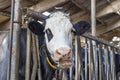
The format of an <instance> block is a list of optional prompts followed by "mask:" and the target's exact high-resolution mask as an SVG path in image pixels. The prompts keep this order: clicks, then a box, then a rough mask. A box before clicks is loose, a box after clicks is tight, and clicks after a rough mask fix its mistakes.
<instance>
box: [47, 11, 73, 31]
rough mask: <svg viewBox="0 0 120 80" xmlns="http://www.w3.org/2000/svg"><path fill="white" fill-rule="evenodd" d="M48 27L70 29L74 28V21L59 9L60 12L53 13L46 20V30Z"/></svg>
mask: <svg viewBox="0 0 120 80" xmlns="http://www.w3.org/2000/svg"><path fill="white" fill-rule="evenodd" d="M47 28H51V29H52V31H53V29H54V30H56V28H57V30H58V28H59V29H62V30H69V29H71V28H72V23H71V21H70V18H69V16H68V15H67V14H65V13H63V12H60V11H58V12H55V13H53V14H51V15H50V18H48V19H47V20H46V26H45V30H46V29H47Z"/></svg>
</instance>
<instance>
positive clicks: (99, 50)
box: [98, 44, 103, 80]
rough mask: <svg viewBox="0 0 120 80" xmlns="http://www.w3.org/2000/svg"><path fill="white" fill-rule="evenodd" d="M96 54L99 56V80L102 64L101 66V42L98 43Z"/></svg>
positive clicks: (100, 79) (100, 78) (101, 76)
mask: <svg viewBox="0 0 120 80" xmlns="http://www.w3.org/2000/svg"><path fill="white" fill-rule="evenodd" d="M98 56H99V80H103V79H102V78H103V75H102V71H103V66H102V44H99V45H98Z"/></svg>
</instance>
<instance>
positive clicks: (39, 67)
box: [36, 36, 42, 80]
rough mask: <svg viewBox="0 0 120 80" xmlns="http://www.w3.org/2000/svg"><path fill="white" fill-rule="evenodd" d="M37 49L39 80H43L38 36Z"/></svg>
mask: <svg viewBox="0 0 120 80" xmlns="http://www.w3.org/2000/svg"><path fill="white" fill-rule="evenodd" d="M36 49H37V58H38V80H42V77H41V63H40V51H39V43H38V36H36Z"/></svg>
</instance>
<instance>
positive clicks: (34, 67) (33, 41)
mask: <svg viewBox="0 0 120 80" xmlns="http://www.w3.org/2000/svg"><path fill="white" fill-rule="evenodd" d="M32 54H33V55H32V56H33V69H32V75H31V80H35V78H36V74H37V66H38V64H37V63H38V62H37V47H36V38H35V34H33V33H32Z"/></svg>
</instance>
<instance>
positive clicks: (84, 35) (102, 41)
mask: <svg viewBox="0 0 120 80" xmlns="http://www.w3.org/2000/svg"><path fill="white" fill-rule="evenodd" d="M82 36H83V37H86V38H89V39H92V40H94V41H97V42H99V43H102V44H104V45H107V46H110V47H113V48H116V49H120V48H118V47H117V46H115V45H114V44H110V43H109V42H108V41H105V40H102V39H99V38H97V37H94V36H92V35H89V34H82Z"/></svg>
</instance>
